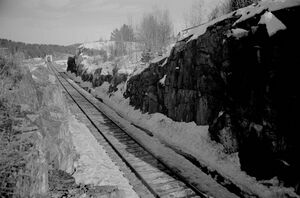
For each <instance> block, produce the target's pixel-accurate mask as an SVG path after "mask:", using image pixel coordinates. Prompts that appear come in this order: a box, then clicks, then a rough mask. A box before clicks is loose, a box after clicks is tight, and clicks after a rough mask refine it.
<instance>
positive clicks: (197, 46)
mask: <svg viewBox="0 0 300 198" xmlns="http://www.w3.org/2000/svg"><path fill="white" fill-rule="evenodd" d="M267 2H268V3H260V4H257V5H256V6H250V7H248V8H246V9H243V10H240V11H237V12H234V13H231V14H229V15H228V16H226V17H224V18H223V19H217V20H216V21H215V22H213V23H210V24H205V25H203V26H202V27H201V26H200V27H197V28H196V30H191V32H192V33H191V34H190V35H189V36H188V37H186V38H185V39H183V40H181V41H179V42H177V44H176V46H175V47H174V48H173V51H172V53H171V55H170V56H169V57H168V59H167V60H161V61H160V62H158V63H154V64H151V65H150V67H149V68H147V69H146V70H144V71H143V72H142V73H141V74H139V75H136V76H134V77H132V78H130V79H129V81H128V84H127V90H126V93H125V96H126V97H129V98H130V104H131V105H133V106H135V107H136V108H139V109H141V110H142V111H143V112H149V113H154V112H160V113H163V114H166V115H167V116H168V117H170V118H172V119H174V120H176V121H184V122H191V121H194V122H196V123H197V124H199V125H209V126H210V127H209V131H210V135H211V138H212V139H213V140H215V141H217V142H220V143H222V144H223V146H224V150H225V151H226V152H229V153H232V152H236V151H238V152H239V157H240V163H241V167H242V169H243V170H245V171H246V172H247V173H248V174H250V175H253V176H256V177H258V178H260V179H266V178H271V177H273V176H275V175H276V176H278V177H279V178H280V179H282V180H283V181H286V184H287V185H292V186H297V185H299V179H300V176H299V174H298V173H297V172H299V171H297V167H299V162H297V157H296V156H295V154H294V153H296V152H297V150H299V144H297V140H298V139H299V133H298V131H299V125H298V124H297V117H298V116H297V115H298V112H299V103H298V102H297V101H298V100H299V97H298V91H296V90H298V89H297V88H299V78H297V75H298V73H297V71H296V70H297V67H298V65H300V61H299V58H298V57H297V53H298V50H297V48H298V47H299V46H300V38H299V35H300V31H299V30H298V27H297V21H296V20H297V19H298V18H299V17H300V16H299V13H300V12H299V11H300V8H299V1H289V2H285V3H284V2H273V1H267ZM193 31H194V32H193ZM197 31H198V32H197ZM199 32H201V33H199ZM197 34H198V35H197ZM298 191H299V190H298Z"/></svg>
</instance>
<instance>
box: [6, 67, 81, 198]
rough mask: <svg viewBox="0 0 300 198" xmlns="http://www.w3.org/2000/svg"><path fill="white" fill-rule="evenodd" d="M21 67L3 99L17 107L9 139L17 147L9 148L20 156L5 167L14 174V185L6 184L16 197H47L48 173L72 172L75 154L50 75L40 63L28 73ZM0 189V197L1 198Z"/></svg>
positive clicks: (60, 97)
mask: <svg viewBox="0 0 300 198" xmlns="http://www.w3.org/2000/svg"><path fill="white" fill-rule="evenodd" d="M20 67H21V66H20ZM31 67H32V65H31ZM25 68H26V67H25V66H23V67H22V70H23V69H24V71H22V74H21V75H20V76H19V77H20V78H19V79H18V80H16V81H15V85H14V86H13V87H12V88H10V91H8V93H7V94H6V95H5V96H3V97H4V98H5V100H7V103H8V104H9V106H15V107H16V108H17V111H15V112H14V117H13V118H12V119H13V120H14V121H13V122H12V128H13V130H12V131H13V133H14V136H13V137H12V138H14V139H15V140H18V142H17V143H15V144H16V145H18V146H16V145H14V142H9V145H12V148H11V150H10V152H15V153H14V156H15V157H16V156H18V155H20V158H13V159H12V160H15V161H13V162H12V164H8V166H7V168H8V169H9V168H11V169H12V170H13V171H14V174H12V176H10V181H14V179H13V177H16V178H15V179H16V181H15V183H14V184H13V183H7V185H9V188H10V189H13V192H12V193H13V194H14V195H15V196H17V197H42V196H46V195H47V194H48V187H49V185H48V171H49V170H50V169H52V168H55V169H60V170H64V171H67V172H72V171H73V161H74V160H75V158H76V154H75V151H74V150H73V144H72V141H71V136H70V131H69V126H68V113H69V112H68V109H67V104H66V103H65V102H64V97H63V94H62V92H61V90H60V87H59V85H58V84H57V82H56V80H55V77H54V75H53V74H52V73H51V71H49V70H48V68H47V66H46V65H44V66H43V65H42V64H41V65H40V66H37V67H34V68H31V71H29V70H28V69H25ZM1 97H2V95H1ZM11 133H12V132H11ZM10 135H12V134H10ZM14 147H15V148H14ZM11 154H12V153H11ZM11 156H12V155H11ZM9 162H10V161H8V163H9ZM10 166H13V167H10ZM1 171H2V170H1ZM1 180H2V179H1ZM5 182H8V181H6V180H5ZM5 182H4V183H5ZM1 187H2V186H1ZM1 187H0V196H2V195H3V194H1V193H2V192H1V190H2V188H1ZM4 195H5V194H4Z"/></svg>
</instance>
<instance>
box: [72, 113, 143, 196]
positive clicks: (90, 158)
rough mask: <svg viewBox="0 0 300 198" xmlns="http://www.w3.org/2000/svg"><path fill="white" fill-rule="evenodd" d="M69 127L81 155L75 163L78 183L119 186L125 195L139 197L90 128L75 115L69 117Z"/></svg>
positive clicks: (75, 174)
mask: <svg viewBox="0 0 300 198" xmlns="http://www.w3.org/2000/svg"><path fill="white" fill-rule="evenodd" d="M69 129H70V131H71V134H72V140H73V144H74V146H75V150H76V152H77V153H78V154H79V156H80V157H79V159H78V161H77V162H76V163H75V165H74V167H75V168H76V171H75V173H74V175H73V176H74V178H75V180H76V183H83V184H93V185H95V186H104V185H111V186H117V187H118V189H119V190H122V191H124V192H125V197H127V198H137V197H138V195H137V194H136V193H135V191H134V190H133V189H132V186H131V185H130V184H129V181H128V180H127V179H126V178H125V177H124V176H123V173H122V172H121V171H120V170H119V168H118V167H117V166H116V165H115V164H114V162H112V161H111V159H110V157H109V156H108V154H107V153H106V151H105V150H104V148H103V147H102V146H101V145H100V144H99V143H98V142H97V140H96V139H95V137H94V136H93V135H92V134H91V132H90V131H89V129H88V128H87V127H86V126H85V125H84V124H82V123H80V122H79V121H78V120H77V119H76V118H75V116H74V115H73V116H70V118H69Z"/></svg>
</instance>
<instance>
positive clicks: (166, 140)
mask: <svg viewBox="0 0 300 198" xmlns="http://www.w3.org/2000/svg"><path fill="white" fill-rule="evenodd" d="M108 87H109V84H108V83H104V84H103V85H102V86H101V87H97V88H96V89H94V90H92V92H91V93H92V94H93V95H95V96H97V97H99V98H101V99H102V100H103V101H104V103H105V104H107V105H108V106H109V107H111V108H112V109H113V110H114V111H116V112H118V114H119V115H121V116H122V117H123V118H125V119H126V120H128V121H130V122H131V123H134V124H135V125H137V126H140V127H142V128H144V129H147V130H149V131H151V132H152V133H153V134H154V138H156V139H157V140H159V142H160V143H163V144H165V145H168V146H170V147H173V148H176V149H178V150H181V151H183V152H185V153H188V154H191V155H192V156H194V157H195V158H196V159H197V160H198V161H199V162H200V163H201V164H204V165H205V166H207V167H209V168H210V169H212V170H217V171H218V172H219V173H220V174H221V175H223V176H225V177H226V178H228V179H230V180H231V181H233V183H235V184H236V185H237V186H239V187H240V188H241V189H243V190H245V191H246V192H251V193H254V194H258V195H260V196H261V197H282V196H283V195H284V194H290V195H293V196H295V197H296V195H295V194H294V192H293V189H291V188H284V187H282V186H280V184H279V183H278V182H277V180H276V178H273V180H270V181H264V183H265V184H266V183H267V184H268V185H270V186H271V187H266V186H265V185H262V184H261V183H259V182H258V181H257V180H256V179H255V178H254V177H250V176H248V175H247V174H246V173H245V172H243V171H241V169H240V164H239V159H238V155H237V153H236V154H234V155H227V154H225V153H224V152H223V147H222V146H221V145H220V144H217V143H215V142H213V141H211V140H210V138H209V136H208V126H197V125H196V124H195V123H194V122H191V123H184V122H174V121H172V120H171V119H170V118H168V117H166V116H165V115H162V114H160V113H155V114H151V115H149V114H147V113H146V114H142V113H141V112H140V111H139V110H135V109H134V108H133V107H132V106H130V105H129V100H128V99H124V97H123V92H124V87H125V86H124V84H121V85H119V86H118V91H117V92H115V93H113V94H110V96H109V95H108V94H107V93H108ZM144 138H145V140H144V141H145V142H147V138H148V139H149V138H150V137H149V136H148V137H147V136H145V137H144ZM187 171H188V170H187ZM193 174H194V173H193ZM198 181H199V180H198Z"/></svg>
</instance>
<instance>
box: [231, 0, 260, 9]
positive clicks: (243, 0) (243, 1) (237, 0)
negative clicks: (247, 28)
mask: <svg viewBox="0 0 300 198" xmlns="http://www.w3.org/2000/svg"><path fill="white" fill-rule="evenodd" d="M257 2H258V0H231V2H230V8H231V11H234V10H237V9H239V8H243V7H246V6H248V5H251V4H252V3H257Z"/></svg>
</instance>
